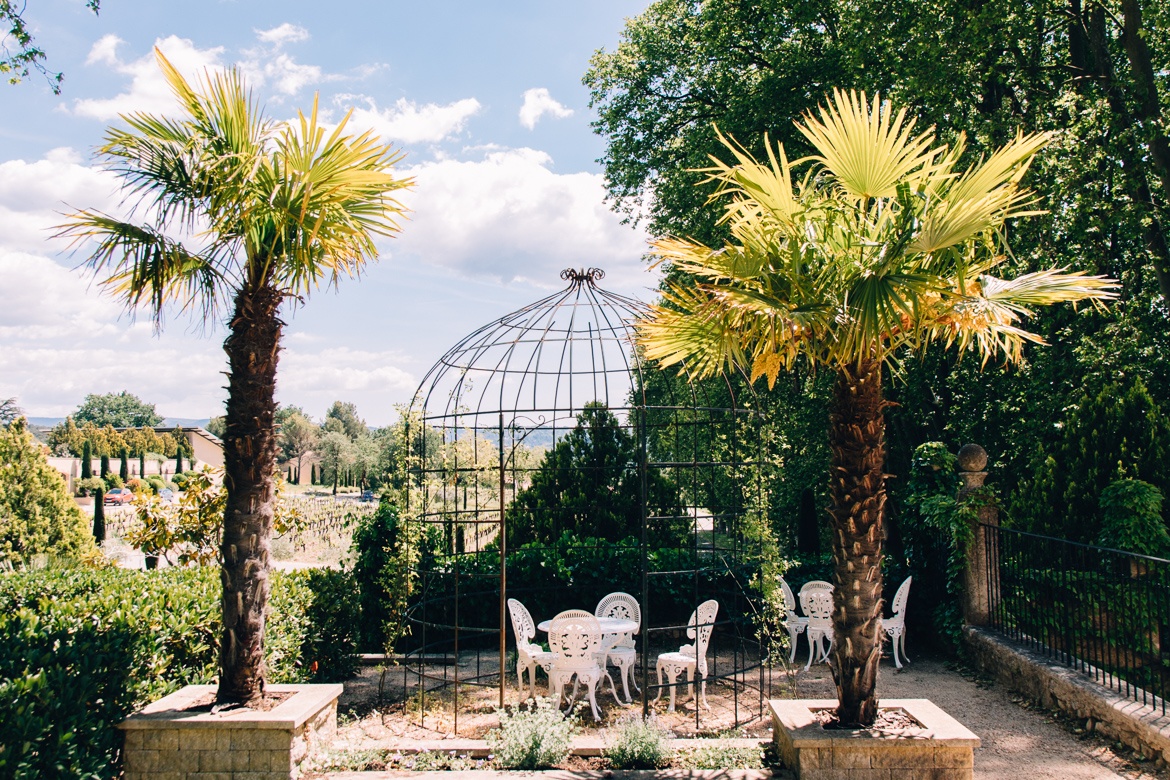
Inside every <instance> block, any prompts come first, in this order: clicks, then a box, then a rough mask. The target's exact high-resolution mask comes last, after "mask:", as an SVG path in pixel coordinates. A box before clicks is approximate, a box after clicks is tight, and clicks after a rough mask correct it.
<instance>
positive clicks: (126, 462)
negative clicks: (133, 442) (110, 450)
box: [118, 447, 130, 484]
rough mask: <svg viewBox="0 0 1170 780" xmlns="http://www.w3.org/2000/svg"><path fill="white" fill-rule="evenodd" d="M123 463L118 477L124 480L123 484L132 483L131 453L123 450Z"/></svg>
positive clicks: (119, 468)
mask: <svg viewBox="0 0 1170 780" xmlns="http://www.w3.org/2000/svg"><path fill="white" fill-rule="evenodd" d="M121 455H122V463H121V464H120V465H119V467H118V476H119V477H121V478H122V483H123V484H125V483H126V482H129V481H130V452H129V451H128V450H127V449H126V448H125V447H123V448H122V453H121Z"/></svg>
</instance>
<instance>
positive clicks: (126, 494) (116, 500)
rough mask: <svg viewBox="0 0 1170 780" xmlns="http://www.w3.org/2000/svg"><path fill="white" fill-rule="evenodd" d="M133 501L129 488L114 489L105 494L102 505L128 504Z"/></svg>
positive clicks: (132, 492)
mask: <svg viewBox="0 0 1170 780" xmlns="http://www.w3.org/2000/svg"><path fill="white" fill-rule="evenodd" d="M133 499H134V491H133V490H131V489H130V488H114V489H113V490H110V491H108V492H107V493H106V497H105V498H104V499H102V503H103V504H129V503H130V502H131V501H132V500H133Z"/></svg>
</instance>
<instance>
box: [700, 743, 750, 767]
mask: <svg viewBox="0 0 1170 780" xmlns="http://www.w3.org/2000/svg"><path fill="white" fill-rule="evenodd" d="M679 762H680V763H681V764H682V765H683V766H685V767H686V768H688V769H763V767H764V749H763V748H762V747H760V746H758V745H757V746H756V747H738V746H735V745H728V744H719V743H716V744H713V745H705V746H703V747H698V748H694V749H691V750H687V751H685V752H682V753H680V754H679Z"/></svg>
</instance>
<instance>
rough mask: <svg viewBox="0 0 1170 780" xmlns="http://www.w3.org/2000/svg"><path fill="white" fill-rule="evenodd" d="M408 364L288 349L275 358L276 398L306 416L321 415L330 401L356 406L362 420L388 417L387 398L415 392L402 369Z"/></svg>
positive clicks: (390, 355) (387, 354)
mask: <svg viewBox="0 0 1170 780" xmlns="http://www.w3.org/2000/svg"><path fill="white" fill-rule="evenodd" d="M286 343H288V344H296V340H295V339H289V340H287V341H286ZM409 362H410V361H409V359H408V358H407V357H406V356H404V355H403V354H402V353H401V352H399V351H394V350H390V351H375V350H363V349H350V348H348V347H339V346H331V347H327V348H325V349H320V350H317V351H308V350H305V349H303V348H301V347H299V346H290V348H288V349H286V350H284V351H283V352H281V355H280V376H279V379H278V380H277V395H278V396H279V398H280V401H281V403H292V404H296V405H297V406H301V407H304V408H305V409H309V410H312V409H321V410H322V411H324V410H325V409H327V408H328V407H329V405H330V404H331V403H333V402H334V401H336V400H338V399H345V400H348V401H353V402H354V403H356V404H357V406H358V409H360V410H362V412H363V414H366V415H369V414H377V413H378V412H379V411H388V409H387V407H388V406H389V404H388V403H387V402H386V398H387V396H390V397H399V396H409V395H410V394H411V393H412V392H414V389H415V387H417V386H418V378H417V377H416V376H414V374H412V373H411V372H410V371H408V370H407V369H406V368H404V367H403V365H404V364H406V363H409ZM363 401H364V403H363ZM387 422H388V420H387ZM375 424H378V423H375Z"/></svg>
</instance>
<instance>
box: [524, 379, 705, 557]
mask: <svg viewBox="0 0 1170 780" xmlns="http://www.w3.org/2000/svg"><path fill="white" fill-rule="evenodd" d="M637 458H638V448H637V443H636V442H635V441H634V437H633V436H632V435H631V434H629V433H628V432H626V430H624V429H623V427H622V425H621V424H620V423H619V422H618V420H617V418H616V417H614V416H613V414H612V413H611V412H610V411H609V410H608V409H607V408H606V407H605V405H604V404H602V403H600V402H590V403H587V404H586V405H585V408H584V410H583V411H582V412H581V413H580V414H578V415H577V424H576V425H575V426H574V427H573V430H571V431H569V432H568V433H567V434H566V435H565V436H564V437H563V438H562V439H561V440H560V441H558V442H557V443H556V445H555V446H554V447H553V449H552V450H551V451H550V452H549V453H548V454H547V455H545V458H544V461H543V462H542V463H541V465H540V468H539V469H538V470H537V471H536V473H534V474H533V475H532V484H531V485H529V486H528V487H527V488H525V489H523V490H521V491H520V492H519V493H517V494H516V498H515V499H513V501H512V503H511V505H510V507H509V512H510V515H509V517H510V519H509V522H508V544H509V545H516V546H519V545H522V544H526V543H533V542H537V543H544V544H551V543H552V542H553V541H555V540H556V539H558V538H559V537H560V536H561V535H562V534H573V535H577V536H595V537H599V538H601V539H605V540H608V541H611V542H616V541H619V540H623V539H626V538H629V537H634V538H641V533H642V500H641V495H642V494H641V490H642V485H641V480H640V477H639V473H638V461H637ZM646 497H647V506H646V514H647V516H649V517H666V518H669V517H677V516H678V515H680V514H681V513H682V508H681V506H680V501H679V496H678V494H677V489H676V488H675V486H674V485H672V484H671V483H670V481H669V480H667V479H666V478H665V477H664V476H662V475H661V474H660V473H658V472H657V471H650V473H648V474H647V485H646ZM647 532H648V533H649V543H650V545H651V546H652V547H660V546H668V545H675V544H678V543H679V542H680V540H682V539H683V538H684V537H685V533H686V524H685V523H684V522H683V521H679V520H660V521H652V524H651V525H650V526H649V527H648V528H647Z"/></svg>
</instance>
